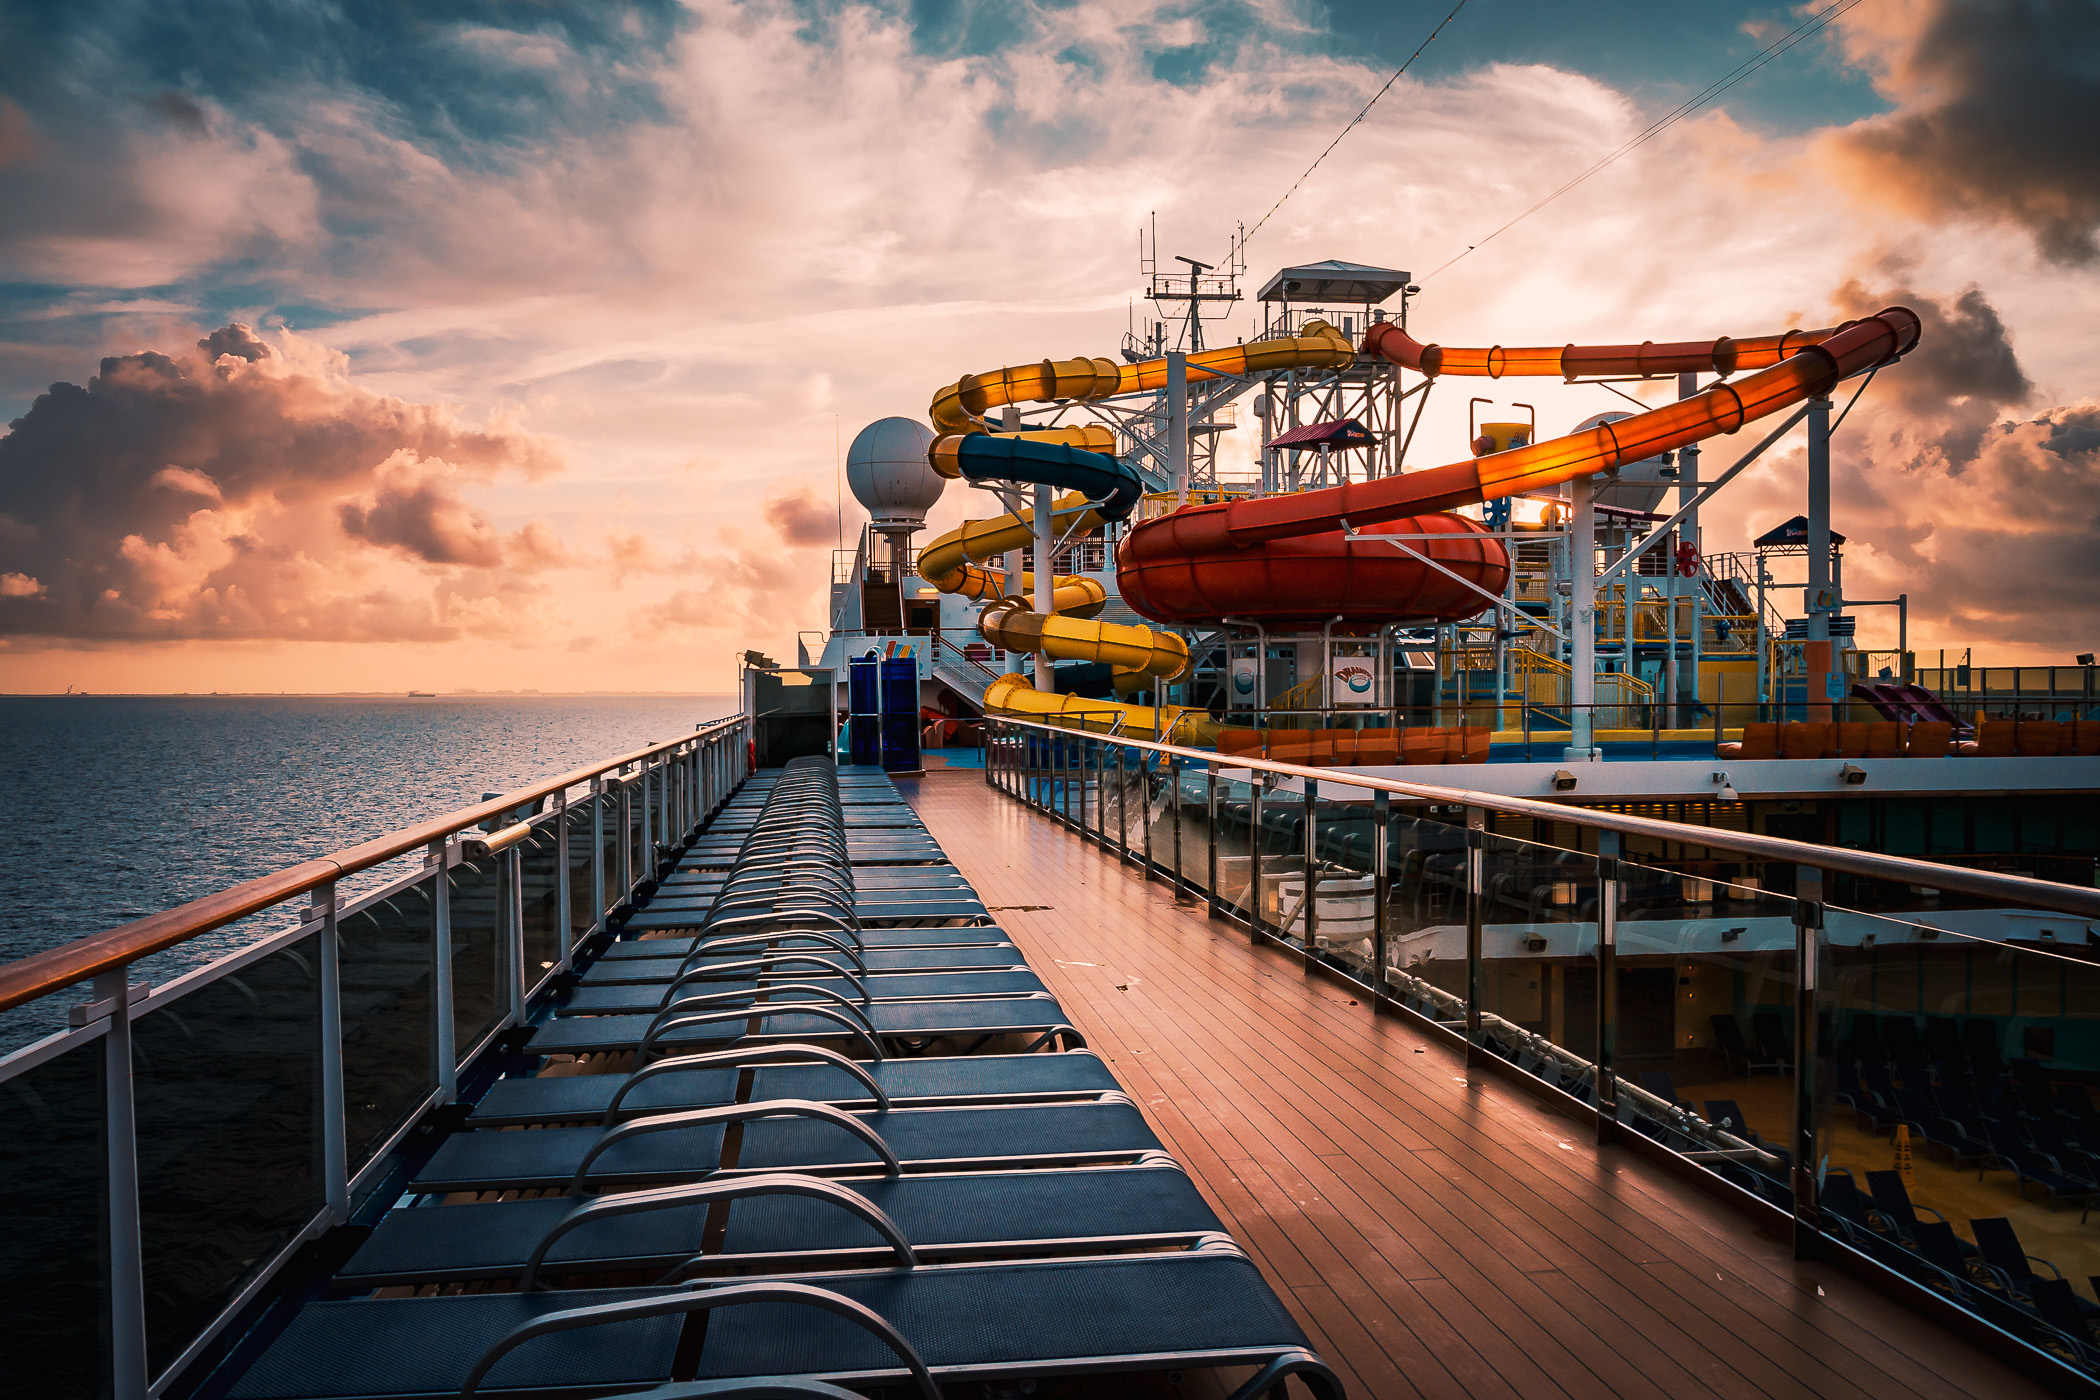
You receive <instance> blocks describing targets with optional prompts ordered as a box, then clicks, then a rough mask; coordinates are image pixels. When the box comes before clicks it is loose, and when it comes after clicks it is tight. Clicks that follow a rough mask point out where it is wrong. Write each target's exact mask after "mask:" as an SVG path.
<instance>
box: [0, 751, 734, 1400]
mask: <svg viewBox="0 0 2100 1400" xmlns="http://www.w3.org/2000/svg"><path fill="white" fill-rule="evenodd" d="M750 733H751V729H750V722H749V720H748V719H747V718H746V717H745V716H742V715H736V716H732V717H729V718H725V719H718V720H712V721H708V722H706V723H702V724H700V725H699V726H697V728H696V730H695V732H694V733H692V734H689V735H685V736H682V737H680V738H678V739H674V740H669V741H666V742H663V743H657V744H650V745H648V746H646V747H643V748H639V749H635V750H633V751H631V752H628V753H624V754H620V755H617V756H615V757H612V758H608V759H606V760H604V761H602V762H599V763H595V764H590V765H587V766H585V767H581V768H577V769H573V770H571V771H570V772H567V773H562V774H558V775H555V776H553V777H550V778H547V779H545V780H543V781H541V782H537V783H533V784H530V785H528V786H526V787H523V788H520V789H518V790H517V791H515V792H510V793H506V794H504V795H503V796H502V797H499V798H494V799H491V800H488V801H484V802H480V803H476V804H474V805H472V806H469V807H463V808H461V809H459V810H458V811H455V812H452V813H449V814H447V815H445V816H441V817H435V818H432V819H430V820H429V821H424V822H419V823H416V824H415V825H412V826H408V827H404V828H402V829H400V830H398V831H393V832H390V833H388V834H386V835H383V836H378V837H375V838H373V839H372V840H369V841H365V842H361V843H359V844H357V845H354V846H350V847H347V848H345V849H343V850H340V851H336V852H334V853H332V854H330V855H326V856H321V857H318V858H316V859H313V860H306V861H301V862H300V863H298V864H297V865H293V866H290V867H288V868H286V869H283V870H279V871H275V872H273V873H271V874H269V875H265V876H262V877H260V878H258V879H254V880H249V881H245V882H243V883H241V884H239V885H235V886H233V887H232V888H230V889H226V890H222V891H220V892H218V893H216V894H212V895H207V896H205V897H204V898H202V899H197V900H192V901H190V902H189V903H186V904H183V905H180V906H178V907H176V908H174V909H170V910H167V911H165V912H163V913H159V914H154V915H150V916H148V917H146V918H143V919H138V920H135V921H133V922H131V923H128V924H125V925H122V926H120V927H118V928H114V929H111V930H108V931H107V932H104V933H100V934H96V935H93V936H91V937H88V938H83V939H80V940H78V941H77V942H74V943H69V944H66V945H65V946H63V947H60V948H55V949H52V950H50V951H48V952H44V953H39V954H35V955H33V956H31V957H27V958H23V959H20V960H18V961H16V962H14V963H11V964H8V965H7V966H5V967H0V1012H4V1011H8V1010H13V1009H16V1008H28V1007H33V1006H34V1005H35V1004H37V1003H39V1002H40V1001H41V1002H44V1003H47V1004H48V1003H49V1002H50V1001H52V1000H54V999H56V998H58V997H60V996H62V995H65V994H66V993H67V992H68V989H70V988H74V987H76V986H78V984H79V983H81V982H82V981H83V980H88V979H91V980H92V987H93V991H92V993H91V995H90V998H89V999H88V1000H87V1001H85V1002H84V1003H81V1004H77V1005H74V1006H72V1007H70V1008H69V1009H68V1014H67V1015H66V1016H64V1017H49V1016H47V1017H42V1018H39V1019H40V1020H41V1021H42V1022H45V1023H57V1024H61V1025H64V1026H65V1028H64V1029H62V1030H58V1031H57V1032H56V1033H54V1034H50V1035H46V1036H44V1037H43V1038H42V1039H39V1040H36V1041H35V1042H34V1043H31V1044H29V1045H27V1046H25V1047H23V1048H21V1049H19V1050H16V1051H14V1052H13V1053H11V1054H8V1055H6V1056H4V1057H0V1192H4V1193H7V1194H8V1195H9V1196H11V1197H12V1198H13V1199H15V1200H17V1201H20V1202H23V1203H25V1205H24V1208H23V1209H21V1210H18V1211H15V1212H12V1213H11V1214H10V1217H9V1219H8V1221H7V1223H6V1224H5V1225H4V1226H0V1240H4V1244H5V1247H4V1248H0V1315H4V1316H6V1317H7V1318H8V1320H9V1327H10V1330H11V1331H12V1332H13V1333H14V1335H15V1336H17V1337H22V1338H26V1337H34V1338H36V1339H37V1345H38V1346H40V1347H42V1348H45V1349H46V1351H45V1353H44V1359H45V1360H46V1361H49V1362H50V1363H51V1364H50V1365H48V1366H44V1367H42V1368H41V1370H40V1374H42V1375H44V1376H45V1377H46V1378H47V1380H48V1381H51V1382H53V1383H55V1384H56V1385H57V1387H58V1389H57V1390H54V1391H52V1392H50V1393H54V1394H56V1393H64V1394H69V1395H70V1394H81V1395H107V1396H114V1397H117V1400H143V1397H149V1396H154V1395H159V1394H161V1393H162V1392H163V1391H165V1390H167V1389H168V1388H169V1387H170V1386H171V1385H178V1384H180V1383H181V1378H182V1376H183V1375H184V1373H185V1370H186V1368H187V1367H188V1366H189V1364H190V1363H191V1362H192V1361H194V1360H195V1359H197V1358H198V1357H199V1356H200V1355H201V1354H203V1353H204V1352H205V1351H206V1350H207V1349H208V1348H211V1347H213V1346H214V1345H215V1344H223V1343H224V1340H225V1339H223V1338H222V1333H226V1331H227V1329H228V1326H229V1324H230V1323H231V1322H233V1321H234V1319H236V1318H237V1317H239V1316H240V1315H241V1314H242V1311H243V1309H244V1308H246V1307H247V1306H248V1305H249V1304H250V1303H251V1302H253V1301H254V1300H255V1299H256V1298H257V1297H258V1296H259V1294H260V1293H261V1291H262V1290H263V1288H264V1286H265V1285H266V1284H267V1283H268V1282H269V1281H270V1280H271V1278H272V1277H273V1276H274V1275H276V1274H277V1273H278V1272H279V1271H280V1270H281V1269H282V1268H283V1267H284V1266H285V1265H286V1264H287V1262H288V1261H290V1260H291V1259H292V1258H293V1257H294V1256H295V1255H296V1253H297V1251H298V1250H299V1249H300V1248H301V1246H302V1245H304V1244H305V1243H306V1242H308V1241H310V1240H312V1239H314V1238H315V1237H316V1236H318V1235H319V1234H321V1233H323V1232H324V1231H326V1230H327V1229H328V1228H329V1227H330V1226H332V1225H336V1224H340V1223H342V1222H344V1221H345V1220H346V1219H347V1218H348V1217H349V1215H350V1213H351V1211H352V1210H353V1209H354V1208H355V1206H356V1204H357V1203H358V1202H359V1201H361V1200H363V1199H364V1198H366V1197H367V1196H368V1195H369V1194H370V1193H371V1192H373V1191H374V1190H375V1189H377V1188H378V1187H379V1186H380V1185H381V1184H382V1183H383V1182H384V1181H386V1180H387V1179H388V1178H389V1177H390V1176H391V1175H392V1174H393V1171H394V1169H395V1168H397V1167H398V1166H399V1165H400V1164H401V1161H402V1158H403V1154H404V1153H407V1152H409V1151H411V1150H412V1149H413V1147H414V1143H415V1140H416V1134H417V1133H419V1132H423V1131H426V1130H427V1128H428V1125H429V1120H430V1117H431V1115H432V1112H433V1110H436V1109H438V1108H440V1107H441V1106H443V1105H445V1104H449V1103H452V1102H455V1101H456V1100H457V1099H458V1098H459V1096H460V1091H461V1085H462V1084H463V1083H465V1084H471V1083H472V1082H473V1081H474V1080H475V1079H476V1078H477V1077H482V1076H486V1075H487V1074H489V1073H492V1072H493V1070H492V1068H491V1067H492V1066H493V1064H494V1062H495V1061H496V1059H497V1058H498V1057H500V1055H501V1054H502V1052H503V1049H504V1046H505V1045H506V1043H507V1042H506V1041H505V1036H506V1034H508V1033H510V1032H511V1031H512V1030H513V1028H515V1027H518V1026H520V1025H522V1024H523V1022H524V1018H525V1017H526V1015H527V1009H528V1005H529V1003H530V1002H531V1000H532V998H533V997H534V995H535V994H536V993H538V992H540V991H541V990H542V989H544V988H546V987H547V986H548V985H549V984H550V983H552V982H553V981H554V980H555V979H556V978H558V977H560V976H561V975H562V974H563V973H565V972H566V971H568V969H569V967H570V965H571V960H572V958H573V956H574V954H575V952H576V950H577V948H578V947H579V946H580V945H581V944H582V943H583V942H584V940H586V939H588V938H589V937H591V936H592V935H593V934H596V933H599V932H601V931H603V930H604V929H605V928H606V927H607V921H608V917H609V916H610V915H612V914H614V913H616V912H617V911H618V910H619V909H620V908H621V906H623V905H624V904H626V903H628V902H629V900H630V899H631V898H632V897H633V895H634V894H635V891H636V889H637V887H638V886H640V885H642V884H643V883H644V882H645V881H649V880H652V879H654V878H655V876H656V875H657V873H658V871H659V868H660V866H659V862H660V861H661V860H662V859H663V858H665V857H666V856H667V855H668V854H669V853H670V852H671V850H673V849H674V848H675V847H677V846H679V845H681V844H682V843H683V842H684V841H685V839H686V838H687V837H688V835H689V833H691V832H692V831H693V830H694V829H696V828H697V827H698V826H699V825H700V824H701V823H702V822H703V821H705V820H706V818H707V816H708V815H709V814H710V813H712V812H713V811H714V810H715V809H716V808H717V807H719V806H720V805H721V804H722V802H724V801H725V800H727V798H728V797H729V796H730V794H732V793H733V792H734V791H735V790H736V789H737V787H738V786H739V785H740V784H741V783H742V782H743V780H744V779H745V777H746V776H747V775H748V771H749V765H748V755H749V749H748V740H749V738H750ZM418 855H420V856H421V859H420V860H413V859H408V860H405V859H404V858H413V857H416V856H418ZM392 862H399V863H400V864H398V865H392V864H390V863H392ZM361 873H369V874H371V875H372V876H373V877H374V878H375V880H376V885H375V887H374V888H371V889H369V890H366V891H364V892H362V893H360V894H358V895H356V896H355V897H351V898H344V897H341V896H340V895H339V892H338V885H339V883H340V882H342V881H344V880H345V879H347V878H349V877H352V876H355V875H358V874H361ZM286 916H289V917H286ZM244 920H245V921H248V922H247V923H246V924H245V925H243V927H242V928H241V929H240V930H237V931H238V932H241V933H243V934H246V933H247V932H248V931H249V930H250V929H252V931H253V933H252V936H249V937H244V938H243V939H242V940H241V941H240V942H239V944H238V946H237V947H235V949H234V950H233V951H231V952H229V953H227V954H226V955H224V956H222V957H218V958H216V959H215V960H213V961H211V962H210V963H208V964H206V965H205V966H202V967H199V968H196V969H194V970H191V971H188V972H184V973H182V974H180V975H178V976H176V977H174V978H173V979H172V980H171V981H169V982H168V983H166V984H165V985H163V986H150V985H147V984H144V983H138V982H133V981H132V980H131V970H132V968H133V967H134V965H135V964H137V963H138V962H139V961H140V960H141V959H144V958H147V957H150V956H151V955H153V954H155V953H158V952H161V951H164V950H166V949H169V948H173V947H176V946H178V945H180V944H183V943H185V942H188V941H189V940H192V939H196V938H199V937H201V936H203V935H205V934H208V933H211V932H213V931H214V930H219V929H224V928H227V927H228V926H230V925H234V924H236V923H238V922H240V921H244ZM17 1014H18V1015H20V1014H21V1013H20V1012H18V1013H17ZM28 1203H34V1204H33V1205H32V1204H28Z"/></svg>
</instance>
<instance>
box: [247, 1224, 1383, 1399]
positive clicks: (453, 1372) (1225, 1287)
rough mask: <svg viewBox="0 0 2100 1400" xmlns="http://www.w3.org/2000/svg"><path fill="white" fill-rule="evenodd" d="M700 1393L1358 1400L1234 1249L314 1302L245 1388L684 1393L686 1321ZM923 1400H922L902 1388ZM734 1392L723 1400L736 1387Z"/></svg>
mask: <svg viewBox="0 0 2100 1400" xmlns="http://www.w3.org/2000/svg"><path fill="white" fill-rule="evenodd" d="M700 1313H713V1314H714V1315H713V1316H711V1317H710V1318H709V1320H708V1325H707V1327H706V1329H705V1332H704V1334H702V1335H700V1336H699V1338H698V1342H697V1348H696V1354H695V1355H692V1356H690V1357H688V1358H687V1360H686V1365H685V1367H684V1368H682V1369H686V1370H687V1371H688V1373H693V1372H696V1373H697V1374H696V1375H695V1376H694V1380H695V1382H696V1384H692V1385H681V1386H676V1387H670V1388H668V1389H666V1390H663V1391H659V1392H657V1396H658V1397H659V1400H671V1397H673V1396H677V1397H685V1396H699V1395H704V1394H707V1393H709V1388H708V1387H707V1385H706V1384H705V1383H707V1382H744V1381H758V1380H767V1381H772V1382H774V1387H775V1388H773V1389H771V1390H768V1391H765V1392H763V1393H768V1394H782V1393H798V1391H799V1393H802V1394H811V1393H817V1394H822V1393H826V1392H821V1391H812V1390H811V1389H810V1388H809V1387H808V1386H806V1385H804V1386H801V1387H798V1388H797V1389H789V1387H788V1384H787V1383H789V1382H793V1381H798V1380H799V1381H823V1382H828V1383H831V1384H834V1385H842V1386H843V1385H850V1386H853V1387H854V1388H855V1389H857V1390H865V1389H868V1388H872V1387H877V1386H880V1387H883V1388H885V1389H887V1390H888V1391H889V1393H890V1394H892V1395H897V1394H907V1393H908V1394H917V1395H920V1396H923V1397H927V1400H939V1393H940V1392H939V1390H938V1389H937V1386H948V1387H954V1388H955V1389H956V1392H957V1393H965V1392H964V1388H965V1387H967V1388H968V1389H969V1390H970V1391H974V1390H975V1388H976V1387H977V1386H978V1385H980V1384H986V1383H991V1384H997V1383H999V1382H1002V1381H1009V1380H1018V1379H1022V1378H1028V1379H1036V1378H1040V1377H1043V1376H1059V1375H1087V1374H1090V1375H1096V1376H1114V1375H1117V1374H1127V1373H1140V1372H1156V1371H1159V1370H1162V1369H1196V1368H1207V1367H1227V1366H1252V1367H1254V1368H1256V1370H1255V1375H1254V1376H1253V1377H1252V1378H1250V1379H1249V1380H1247V1381H1246V1382H1245V1383H1244V1384H1242V1385H1241V1386H1240V1387H1239V1388H1238V1389H1237V1390H1236V1391H1234V1392H1233V1395H1232V1397H1231V1400H1254V1397H1256V1396H1260V1395H1264V1394H1267V1393H1269V1392H1270V1391H1271V1390H1272V1389H1277V1388H1280V1387H1281V1386H1282V1384H1283V1382H1284V1380H1285V1379H1286V1378H1288V1377H1290V1376H1293V1375H1295V1376H1296V1377H1297V1378H1298V1379H1299V1381H1300V1382H1301V1383H1302V1384H1304V1385H1306V1386H1307V1388H1308V1389H1309V1390H1310V1391H1311V1392H1312V1394H1313V1395H1314V1396H1316V1397H1318V1400H1341V1395H1342V1389H1341V1386H1340V1384H1339V1382H1337V1381H1336V1380H1335V1378H1334V1376H1333V1374H1332V1373H1331V1372H1329V1371H1328V1370H1327V1368H1326V1367H1325V1366H1324V1365H1322V1364H1321V1363H1320V1361H1319V1359H1318V1358H1317V1357H1316V1356H1314V1355H1313V1353H1312V1351H1311V1350H1310V1346H1309V1344H1308V1342H1307V1340H1306V1337H1305V1334H1304V1332H1303V1331H1301V1330H1300V1329H1299V1327H1298V1325H1297V1323H1296V1322H1294V1321H1293V1320H1292V1319H1291V1316H1290V1313H1289V1312H1288V1310H1286V1309H1285V1308H1284V1306H1283V1304H1282V1303H1281V1302H1280V1301H1279V1300H1278V1299H1277V1297H1276V1295H1275V1294H1274V1293H1273V1292H1272V1291H1270V1289H1269V1286H1268V1285H1267V1284H1266V1283H1265V1282H1263V1280H1262V1277H1261V1275H1260V1273H1259V1272H1258V1271H1257V1270H1256V1269H1255V1267H1254V1265H1253V1264H1252V1263H1250V1262H1249V1261H1248V1260H1247V1258H1246V1256H1245V1255H1243V1254H1241V1253H1240V1252H1239V1251H1238V1250H1237V1249H1236V1248H1234V1247H1233V1246H1231V1245H1230V1244H1229V1243H1225V1242H1218V1243H1215V1244H1213V1245H1211V1246H1209V1247H1206V1248H1204V1249H1202V1250H1197V1251H1190V1252H1187V1253H1180V1254H1154V1255H1131V1256H1124V1257H1118V1258H1106V1259H1102V1258H1089V1259H1050V1260H1041V1261H1033V1262H1027V1263H999V1264H932V1265H930V1264H906V1265H903V1266H901V1267H895V1268H887V1269H869V1270H858V1271H851V1272H843V1273H826V1274H813V1275H804V1276H800V1277H793V1278H781V1277H767V1278H756V1279H739V1280H734V1281H729V1282H725V1283H721V1284H718V1285H709V1284H706V1283H695V1284H690V1285H687V1286H684V1287H677V1288H646V1289H607V1290H603V1291H592V1292H566V1293H560V1292H555V1293H539V1292H535V1293H522V1292H519V1293H483V1294H476V1295H462V1296H453V1297H439V1298H387V1299H357V1300H350V1301H339V1302H338V1301H328V1302H314V1303H308V1304H307V1305H306V1306H305V1307H304V1308H303V1309H301V1311H300V1312H299V1314H298V1315H297V1316H296V1317H294V1318H293V1319H292V1321H291V1322H290V1324H289V1325H287V1327H286V1328H285V1330H284V1332H283V1333H282V1334H281V1335H280V1336H279V1337H278V1338H277V1339H276V1340H275V1341H274V1342H273V1343H272V1344H271V1345H270V1346H269V1347H268V1348H267V1349H266V1350H265V1351H264V1352H263V1354H262V1355H261V1356H260V1357H258V1358H257V1359H256V1361H255V1362H254V1363H253V1364H252V1365H250V1366H249V1367H248V1369H247V1371H246V1373H245V1374H244V1375H243V1376H242V1377H241V1378H240V1379H239V1380H238V1381H237V1382H235V1384H234V1386H233V1388H232V1390H231V1391H230V1395H231V1396H232V1397H233V1400H323V1398H324V1397H347V1396H359V1397H390V1398H392V1400H406V1397H437V1396H447V1397H450V1396H460V1397H471V1396H474V1395H484V1394H505V1393H511V1394H515V1393H521V1392H529V1393H531V1394H534V1395H540V1396H566V1395H586V1394H587V1395H604V1394H607V1393H608V1392H611V1391H617V1390H622V1389H641V1388H646V1387H651V1386H660V1385H664V1384H665V1383H666V1382H668V1381H670V1379H671V1376H672V1371H673V1367H674V1366H675V1365H677V1364H678V1362H679V1350H680V1340H681V1338H682V1337H683V1336H684V1335H685V1333H686V1328H685V1321H686V1319H687V1317H688V1316H691V1315H695V1314H700ZM902 1387H911V1389H909V1390H903V1389H900V1388H902ZM722 1388H726V1387H722Z"/></svg>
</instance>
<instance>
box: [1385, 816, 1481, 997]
mask: <svg viewBox="0 0 2100 1400" xmlns="http://www.w3.org/2000/svg"><path fill="white" fill-rule="evenodd" d="M1385 840H1386V870H1387V886H1386V954H1385V993H1386V995H1387V996H1390V997H1392V998H1393V999H1394V1000H1396V1001H1398V1002H1399V1003H1400V1004H1401V1005H1403V1006H1406V1007H1407V1008H1409V1009H1410V1010H1413V1011H1416V1012H1419V1013H1420V1014H1422V1015H1424V1016H1427V1017H1429V1018H1430V1019H1431V1020H1434V1021H1440V1022H1442V1023H1444V1024H1446V1025H1449V1026H1453V1027H1457V1026H1462V1025H1463V1024H1464V1022H1465V1012H1466V831H1465V826H1464V824H1463V818H1462V815H1461V814H1459V813H1456V812H1452V813H1450V814H1449V815H1448V816H1447V815H1442V814H1437V813H1433V812H1430V811H1427V810H1425V809H1422V808H1400V809H1397V810H1395V811H1394V812H1393V814H1392V815H1391V816H1390V817H1389V818H1388V819H1387V831H1386V838H1385Z"/></svg>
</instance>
